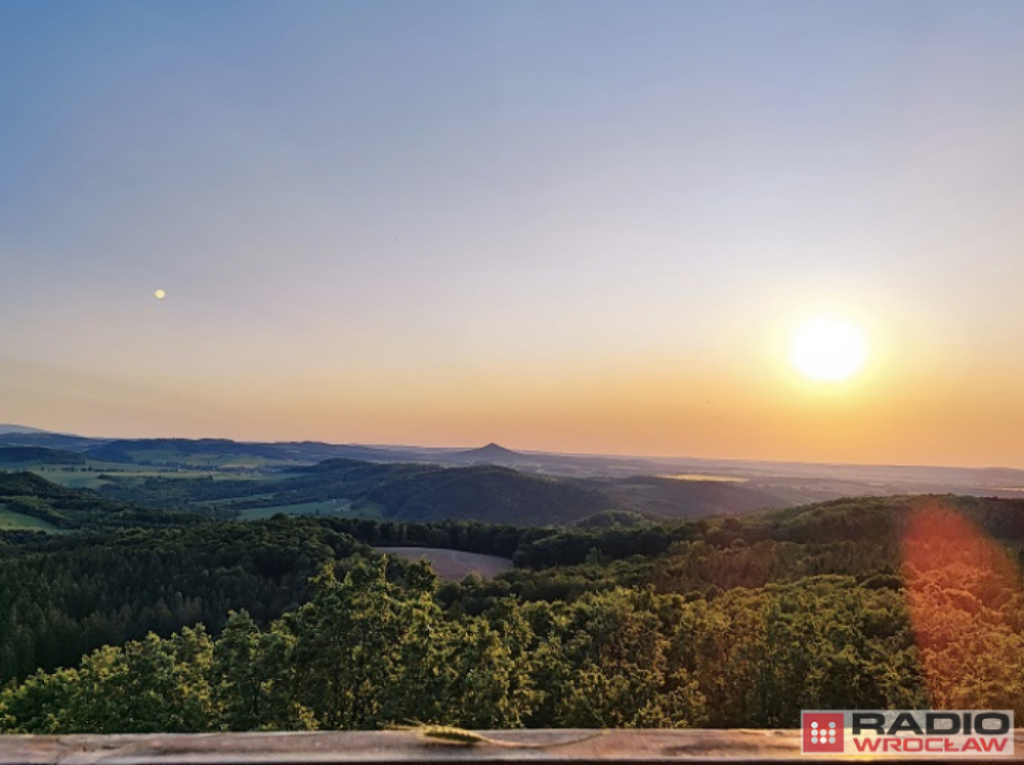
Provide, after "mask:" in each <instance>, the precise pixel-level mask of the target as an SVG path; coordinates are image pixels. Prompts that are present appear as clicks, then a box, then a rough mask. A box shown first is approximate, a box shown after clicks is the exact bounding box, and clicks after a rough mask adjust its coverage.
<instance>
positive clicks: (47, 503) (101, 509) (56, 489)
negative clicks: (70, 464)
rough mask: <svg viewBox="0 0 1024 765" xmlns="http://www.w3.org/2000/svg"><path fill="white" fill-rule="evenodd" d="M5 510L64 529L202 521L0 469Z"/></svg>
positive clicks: (0, 492)
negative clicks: (113, 499) (105, 497)
mask: <svg viewBox="0 0 1024 765" xmlns="http://www.w3.org/2000/svg"><path fill="white" fill-rule="evenodd" d="M2 509H6V510H7V511H9V512H14V513H19V514H21V515H25V516H28V517H31V518H36V519H38V520H40V521H42V522H44V523H46V524H49V525H51V526H52V527H54V528H56V529H63V530H70V529H105V528H121V527H127V526H138V527H161V526H189V525H195V524H197V523H202V522H203V518H202V517H200V516H197V515H193V514H191V513H181V512H174V511H169V510H162V509H154V508H147V507H139V506H136V505H131V504H126V503H123V502H116V501H111V500H109V499H104V498H103V497H101V496H99V495H98V494H96V493H95V492H92V491H87V490H82V489H67V488H64V487H63V486H58V485H57V484H55V483H51V482H49V481H47V480H45V479H44V478H41V477H39V476H38V475H36V474H35V473H29V472H2V471H0V510H2Z"/></svg>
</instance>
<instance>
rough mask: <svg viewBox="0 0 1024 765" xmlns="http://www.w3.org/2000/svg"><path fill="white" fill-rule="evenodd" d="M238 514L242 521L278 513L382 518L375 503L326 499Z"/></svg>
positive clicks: (243, 510) (252, 509)
mask: <svg viewBox="0 0 1024 765" xmlns="http://www.w3.org/2000/svg"><path fill="white" fill-rule="evenodd" d="M222 506H223V505H222ZM228 506H230V505H228ZM239 513H240V515H239V517H240V518H241V520H243V521H257V520H261V519H263V518H272V517H273V516H275V515H277V514H278V513H284V514H285V515H328V516H329V515H338V516H342V517H345V518H373V519H377V520H380V519H383V517H384V514H383V508H382V507H381V506H380V505H378V504H377V503H376V502H369V501H366V500H351V499H328V500H325V501H323V502H300V503H298V504H294V505H273V506H271V507H247V508H244V509H241V510H239Z"/></svg>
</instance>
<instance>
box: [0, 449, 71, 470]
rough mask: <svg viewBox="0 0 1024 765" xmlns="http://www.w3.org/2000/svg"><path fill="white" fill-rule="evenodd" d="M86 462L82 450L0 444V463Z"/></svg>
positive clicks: (68, 463) (44, 463)
mask: <svg viewBox="0 0 1024 765" xmlns="http://www.w3.org/2000/svg"><path fill="white" fill-rule="evenodd" d="M84 462H85V457H84V456H83V455H82V454H81V453H80V452H70V451H66V450H63V449H47V448H45V447H42V446H0V465H19V464H22V465H23V464H29V463H32V464H37V465H81V464H83V463H84Z"/></svg>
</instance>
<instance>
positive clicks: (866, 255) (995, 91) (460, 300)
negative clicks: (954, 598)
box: [0, 0, 1024, 468]
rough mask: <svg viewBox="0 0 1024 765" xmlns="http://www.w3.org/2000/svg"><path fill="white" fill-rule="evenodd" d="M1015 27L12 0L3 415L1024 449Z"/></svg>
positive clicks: (8, 7)
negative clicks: (828, 327)
mask: <svg viewBox="0 0 1024 765" xmlns="http://www.w3.org/2000/svg"><path fill="white" fill-rule="evenodd" d="M1022 28H1024V4H1019V3H1017V4H1014V3H997V2H991V3H978V4H973V3H959V2H946V0H928V2H923V1H922V2H918V1H917V0H908V2H905V3H899V4H893V3H889V2H883V1H882V0H837V2H834V3H828V4H822V3H817V2H813V0H796V2H794V3H788V4H785V5H779V4H761V5H757V4H749V3H742V2H739V0H718V1H716V2H699V1H698V2H691V3H658V2H653V1H652V2H638V3H614V2H610V3H605V2H602V1H601V0H594V1H593V2H589V1H588V2H573V1H572V0H569V1H568V2H565V3H558V4H539V5H537V4H529V3H525V4H524V3H512V2H507V3H506V2H495V3H486V4H477V3H466V4H462V3H460V2H453V3H432V2H426V3H422V4H408V3H401V2H390V1H389V0H380V1H379V2H375V3H372V4H364V3H355V2H354V3H350V2H342V1H340V0H339V2H336V3H327V4H319V3H314V2H309V1H307V0H296V2H291V3H284V4H282V3H272V2H261V1H260V0H252V2H249V3H246V4H245V6H244V7H243V6H239V5H233V4H206V3H182V4H172V5H167V4H163V3H156V2H154V3H129V4H118V3H95V4H76V3H65V4H60V3H57V4H54V5H51V4H33V3H7V4H0V96H2V97H3V101H4V103H5V119H4V120H2V121H0V261H2V263H3V266H4V267H3V269H2V276H0V422H9V423H16V424H21V425H27V426H33V427H38V428H44V429H48V430H53V431H59V432H74V433H79V434H84V435H95V436H109V437H172V436H174V437H226V438H235V439H241V440H263V441H269V440H306V439H310V440H322V441H329V442H335V443H348V442H360V443H376V444H387V443H392V444H410V445H424V446H475V445H482V444H485V443H488V442H491V441H494V442H498V443H501V444H502V445H504V446H507V447H509V448H515V449H527V450H530V449H535V450H551V451H565V452H583V453H606V454H607V453H613V454H615V453H617V454H636V455H666V456H691V457H707V458H737V459H760V460H795V461H816V462H857V463H885V464H933V465H963V466H1010V467H1020V468H1024V396H1022V395H1021V393H1020V392H1021V391H1022V390H1024V310H1022V309H1021V305H1022V301H1021V295H1020V292H1021V290H1020V285H1021V284H1024V257H1021V247H1022V242H1024V218H1022V216H1021V215H1020V210H1021V209H1024V142H1022V141H1021V140H1020V136H1021V135H1022V134H1024V101H1022V99H1021V96H1020V94H1021V93H1024V46H1021V45H1020V40H1019V30H1020V29H1022ZM820 314H828V315H833V316H838V317H843V318H844V320H845V319H848V320H850V321H852V322H854V323H855V324H856V325H857V326H859V327H862V328H863V331H864V333H865V335H866V337H867V339H868V349H869V350H868V355H867V361H866V364H865V366H864V368H863V369H862V370H860V371H859V372H858V373H856V374H854V375H853V377H851V378H850V379H849V380H847V381H844V382H831V383H816V382H814V381H812V380H809V379H807V378H806V377H805V376H804V377H802V376H801V375H799V374H798V373H797V372H796V371H795V370H794V368H793V365H792V363H791V361H790V355H791V353H790V346H789V344H790V340H791V338H792V336H793V332H794V331H795V328H796V327H799V326H800V325H801V322H804V321H807V320H808V318H809V317H813V316H817V315H820ZM812 366H813V364H812Z"/></svg>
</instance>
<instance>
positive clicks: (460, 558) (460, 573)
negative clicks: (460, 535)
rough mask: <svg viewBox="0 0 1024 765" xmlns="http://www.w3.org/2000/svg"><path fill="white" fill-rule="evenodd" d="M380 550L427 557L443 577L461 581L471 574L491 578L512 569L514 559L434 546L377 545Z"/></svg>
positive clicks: (406, 557)
mask: <svg viewBox="0 0 1024 765" xmlns="http://www.w3.org/2000/svg"><path fill="white" fill-rule="evenodd" d="M374 549H376V550H377V551H378V552H382V553H386V554H387V555H397V556H399V557H401V558H405V559H406V560H413V561H415V560H419V559H420V558H426V559H427V560H429V561H430V565H432V566H433V567H434V571H436V572H437V575H438V576H439V577H441V578H442V579H449V580H451V581H455V582H459V581H461V580H463V579H465V578H466V577H467V576H469V575H470V574H476V575H477V576H479V577H480V578H481V579H491V578H493V577H495V576H497V575H498V574H501V573H503V572H505V571H511V570H512V561H511V560H509V559H508V558H499V557H498V556H497V555H481V554H479V553H471V552H462V551H461V550H442V549H438V548H434V547H377V548H374Z"/></svg>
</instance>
